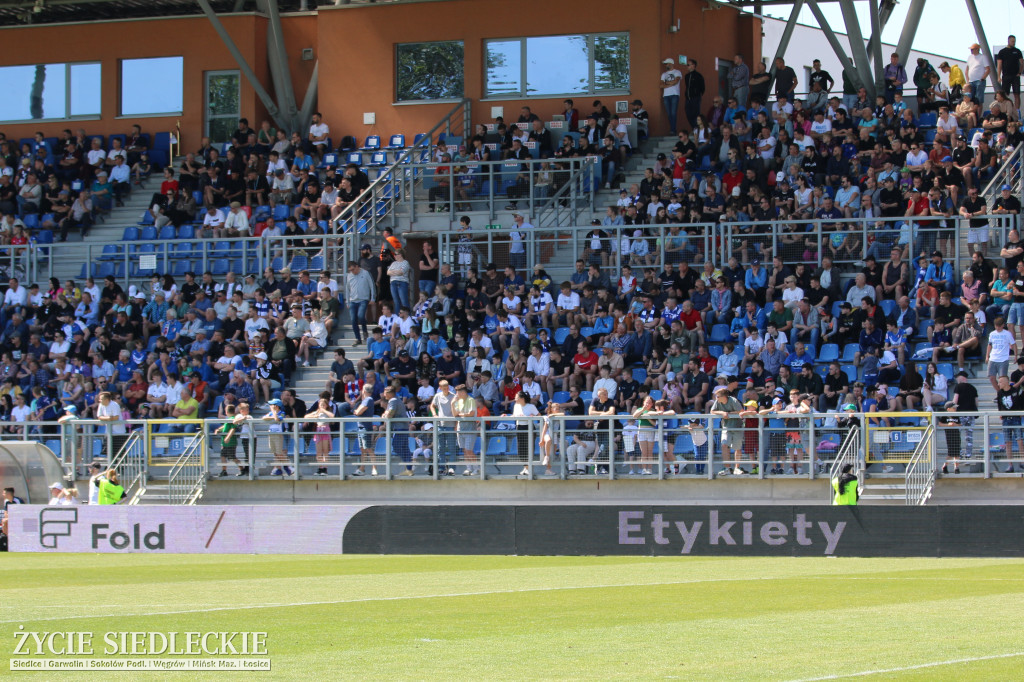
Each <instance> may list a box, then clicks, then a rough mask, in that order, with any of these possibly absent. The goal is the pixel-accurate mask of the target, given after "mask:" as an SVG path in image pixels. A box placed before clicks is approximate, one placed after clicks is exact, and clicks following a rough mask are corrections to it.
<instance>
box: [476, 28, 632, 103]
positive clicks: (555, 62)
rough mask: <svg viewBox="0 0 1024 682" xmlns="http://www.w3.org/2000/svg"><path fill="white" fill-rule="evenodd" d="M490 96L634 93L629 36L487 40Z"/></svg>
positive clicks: (600, 35) (487, 86)
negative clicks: (631, 87) (630, 89)
mask: <svg viewBox="0 0 1024 682" xmlns="http://www.w3.org/2000/svg"><path fill="white" fill-rule="evenodd" d="M484 50H485V55H486V60H487V62H486V77H487V84H486V95H487V96H488V97H501V96H518V97H527V96H530V97H543V96H548V95H550V96H555V95H578V94H597V93H604V92H628V91H629V34H627V33H602V34H589V35H567V36H538V37H532V38H518V39H514V40H488V41H486V42H485V45H484Z"/></svg>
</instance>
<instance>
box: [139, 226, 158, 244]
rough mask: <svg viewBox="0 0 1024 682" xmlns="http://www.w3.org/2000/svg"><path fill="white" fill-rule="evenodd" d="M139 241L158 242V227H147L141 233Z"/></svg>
mask: <svg viewBox="0 0 1024 682" xmlns="http://www.w3.org/2000/svg"><path fill="white" fill-rule="evenodd" d="M139 239H140V240H141V241H144V242H155V241H156V240H157V235H156V227H154V226H153V225H146V226H145V227H143V228H142V230H141V231H140V232H139Z"/></svg>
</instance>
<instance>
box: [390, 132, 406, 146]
mask: <svg viewBox="0 0 1024 682" xmlns="http://www.w3.org/2000/svg"><path fill="white" fill-rule="evenodd" d="M387 148H388V149H404V148H405V135H401V134H399V135H392V136H391V137H390V138H389V139H388V147H387Z"/></svg>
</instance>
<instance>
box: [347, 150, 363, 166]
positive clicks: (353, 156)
mask: <svg viewBox="0 0 1024 682" xmlns="http://www.w3.org/2000/svg"><path fill="white" fill-rule="evenodd" d="M345 163H354V164H356V165H357V166H362V165H363V155H362V154H361V153H360V152H349V153H348V154H346V155H345Z"/></svg>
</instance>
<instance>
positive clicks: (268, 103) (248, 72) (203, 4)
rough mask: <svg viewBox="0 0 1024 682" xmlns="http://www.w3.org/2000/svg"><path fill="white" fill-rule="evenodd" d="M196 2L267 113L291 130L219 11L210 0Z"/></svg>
mask: <svg viewBox="0 0 1024 682" xmlns="http://www.w3.org/2000/svg"><path fill="white" fill-rule="evenodd" d="M196 2H197V3H198V4H199V7H200V8H202V10H203V14H205V15H206V18H207V19H209V20H210V24H211V25H212V26H213V30H214V31H216V32H217V35H218V36H220V39H221V41H222V42H223V43H224V46H225V47H226V48H228V52H230V53H231V56H232V57H234V59H235V62H236V63H237V64H238V68H239V69H240V70H241V72H242V75H243V76H245V79H246V80H247V81H249V84H250V85H251V86H252V88H253V90H255V91H256V96H257V97H259V98H260V101H261V102H263V106H265V107H266V108H267V113H269V114H270V117H271V118H273V119H274V123H276V124H277V125H278V127H280V128H284V129H285V130H290V128H289V127H288V126H287V125H286V124H287V121H286V120H284V119H283V118H282V117H281V115H280V114H281V110H280V109H278V107H277V104H275V103H274V100H273V98H272V97H271V96H270V93H268V92H267V89H266V88H264V87H263V84H262V83H260V79H259V78H257V77H256V74H255V73H253V70H252V67H250V66H249V63H248V62H247V61H245V57H244V56H242V53H241V52H239V51H238V46H237V45H235V41H234V40H232V39H231V35H230V34H229V33H228V32H227V29H225V28H224V24H222V23H221V21H220V19H219V18H218V17H217V13H216V12H214V11H213V8H212V7H210V2H209V0H196Z"/></svg>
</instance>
